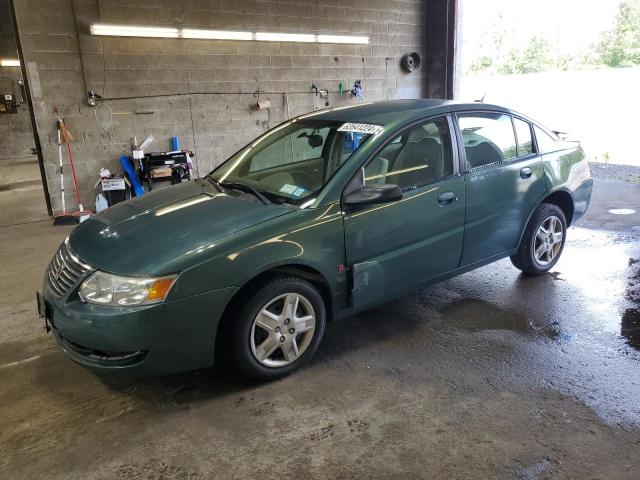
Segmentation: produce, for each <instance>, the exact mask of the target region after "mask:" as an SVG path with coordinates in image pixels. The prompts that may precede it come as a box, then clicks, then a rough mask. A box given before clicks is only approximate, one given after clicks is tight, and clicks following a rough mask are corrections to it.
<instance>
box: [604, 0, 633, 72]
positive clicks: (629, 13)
mask: <svg viewBox="0 0 640 480" xmlns="http://www.w3.org/2000/svg"><path fill="white" fill-rule="evenodd" d="M596 51H597V54H598V58H597V60H598V61H599V63H602V64H604V65H608V66H610V67H625V66H629V65H640V0H625V1H623V2H621V3H620V5H618V12H617V13H616V17H615V24H614V27H613V29H612V30H609V31H608V32H604V33H603V34H602V37H601V39H600V43H599V44H598V45H597V47H596Z"/></svg>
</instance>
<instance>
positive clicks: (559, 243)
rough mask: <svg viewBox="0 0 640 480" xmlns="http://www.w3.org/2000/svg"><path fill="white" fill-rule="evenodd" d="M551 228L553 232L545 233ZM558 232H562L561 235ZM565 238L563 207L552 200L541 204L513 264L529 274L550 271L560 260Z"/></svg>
mask: <svg viewBox="0 0 640 480" xmlns="http://www.w3.org/2000/svg"><path fill="white" fill-rule="evenodd" d="M541 227H542V231H541ZM550 229H551V230H552V232H551V234H545V232H544V231H547V232H549V230H550ZM558 233H561V235H562V237H561V238H560V237H559V236H558ZM566 238H567V220H566V218H565V216H564V212H563V211H562V209H561V208H560V207H558V206H557V205H553V204H551V203H542V204H541V205H540V206H539V207H538V208H537V209H536V211H535V212H534V213H533V215H532V216H531V219H530V220H529V223H528V224H527V228H526V229H525V231H524V235H523V236H522V241H521V242H520V246H519V247H518V252H517V253H516V254H515V255H513V256H512V257H511V263H513V265H514V266H515V267H516V268H518V269H520V270H522V271H523V272H524V273H527V274H529V275H540V274H543V273H545V272H548V271H549V270H551V269H552V268H553V266H554V265H555V264H556V263H557V262H558V259H559V258H560V255H561V254H562V251H563V250H564V243H565V240H566ZM541 252H542V253H541Z"/></svg>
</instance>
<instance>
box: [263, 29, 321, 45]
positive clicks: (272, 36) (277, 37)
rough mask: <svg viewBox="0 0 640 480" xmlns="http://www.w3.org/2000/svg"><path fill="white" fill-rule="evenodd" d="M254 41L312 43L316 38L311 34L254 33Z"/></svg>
mask: <svg viewBox="0 0 640 480" xmlns="http://www.w3.org/2000/svg"><path fill="white" fill-rule="evenodd" d="M256 40H258V41H262V42H305V43H314V42H315V41H316V36H315V35H314V34H312V33H267V32H258V33H256Z"/></svg>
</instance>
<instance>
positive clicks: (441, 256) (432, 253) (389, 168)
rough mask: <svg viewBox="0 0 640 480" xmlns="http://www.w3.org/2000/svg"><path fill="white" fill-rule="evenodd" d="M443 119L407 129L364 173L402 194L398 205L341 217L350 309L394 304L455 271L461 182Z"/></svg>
mask: <svg viewBox="0 0 640 480" xmlns="http://www.w3.org/2000/svg"><path fill="white" fill-rule="evenodd" d="M452 125H453V124H452V122H451V119H450V118H449V117H447V116H442V117H439V118H435V119H430V120H425V121H422V122H420V123H418V124H415V125H413V126H411V127H408V128H407V129H405V130H404V131H402V132H401V133H400V134H398V135H397V136H396V137H395V138H392V139H390V140H389V141H388V142H386V144H385V146H384V147H383V148H382V149H380V150H379V151H378V153H377V154H375V155H374V156H373V157H372V158H371V159H370V160H369V161H368V163H367V164H366V165H365V167H364V169H363V175H364V182H365V184H367V185H370V184H394V185H398V186H400V187H401V189H402V191H403V197H402V199H401V200H398V201H395V202H392V203H385V204H380V205H370V206H366V207H357V208H355V209H345V210H346V211H345V212H344V228H345V245H346V257H347V262H348V265H349V267H350V268H351V269H352V272H353V289H352V305H353V307H355V308H358V307H364V306H367V305H370V304H373V303H378V302H381V301H384V300H385V299H389V298H393V297H394V296H396V295H398V294H400V293H402V292H404V291H408V290H410V289H411V288H412V287H414V286H416V285H418V284H420V283H421V282H424V281H426V280H428V279H430V278H434V277H437V276H439V275H442V274H444V273H446V272H449V271H451V270H453V269H455V268H456V267H457V266H458V263H459V261H460V254H461V251H462V239H463V229H464V204H465V192H464V180H463V178H462V177H461V176H460V175H459V174H458V170H457V161H456V160H457V148H454V145H453V143H452V135H451V132H452Z"/></svg>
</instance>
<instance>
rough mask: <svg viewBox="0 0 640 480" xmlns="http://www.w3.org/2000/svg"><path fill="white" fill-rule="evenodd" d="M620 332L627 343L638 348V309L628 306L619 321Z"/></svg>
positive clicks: (639, 345) (639, 317)
mask: <svg viewBox="0 0 640 480" xmlns="http://www.w3.org/2000/svg"><path fill="white" fill-rule="evenodd" d="M620 334H621V335H622V336H623V337H624V338H625V339H626V341H627V344H628V345H629V346H630V347H633V348H635V349H637V350H640V309H639V308H628V309H627V310H625V312H624V313H623V314H622V319H621V322H620Z"/></svg>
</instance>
